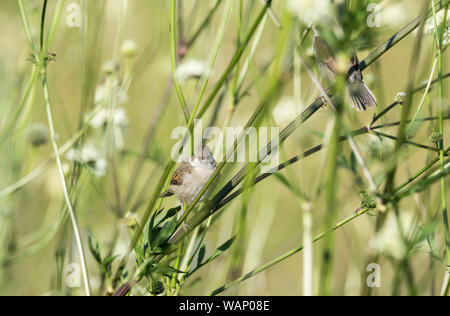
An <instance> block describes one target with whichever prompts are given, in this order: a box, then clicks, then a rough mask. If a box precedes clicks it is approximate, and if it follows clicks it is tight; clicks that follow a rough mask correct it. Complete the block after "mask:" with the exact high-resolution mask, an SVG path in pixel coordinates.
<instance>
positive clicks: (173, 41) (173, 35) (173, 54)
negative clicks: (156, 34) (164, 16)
mask: <svg viewBox="0 0 450 316" xmlns="http://www.w3.org/2000/svg"><path fill="white" fill-rule="evenodd" d="M176 7H177V5H176V0H171V1H170V60H171V63H172V77H173V84H174V86H175V90H176V91H177V96H178V100H179V102H180V106H181V109H182V111H183V114H184V117H185V119H186V123H189V116H190V115H189V112H188V109H187V105H186V100H185V98H184V95H183V91H182V90H181V86H180V83H179V82H178V78H177V76H176V71H177V56H178V53H177V31H176V30H177V28H176V25H175V21H176Z"/></svg>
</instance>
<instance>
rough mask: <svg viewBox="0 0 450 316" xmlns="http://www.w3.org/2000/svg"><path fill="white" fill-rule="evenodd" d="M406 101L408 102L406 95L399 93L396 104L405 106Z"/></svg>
mask: <svg viewBox="0 0 450 316" xmlns="http://www.w3.org/2000/svg"><path fill="white" fill-rule="evenodd" d="M405 101H406V93H404V92H399V93H397V95H396V96H395V102H397V103H399V104H403V103H405Z"/></svg>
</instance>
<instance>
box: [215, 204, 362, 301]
mask: <svg viewBox="0 0 450 316" xmlns="http://www.w3.org/2000/svg"><path fill="white" fill-rule="evenodd" d="M368 211H369V209H362V210H357V211H356V212H354V213H353V214H352V215H350V216H348V217H346V218H345V219H343V220H342V221H340V222H338V223H337V224H336V225H334V226H333V227H332V228H331V229H329V230H327V231H324V232H322V233H320V234H318V235H316V236H315V237H314V238H313V239H312V242H313V243H315V242H317V241H319V240H321V239H322V238H324V237H325V236H326V235H327V234H329V233H331V232H333V231H335V230H337V229H339V228H340V227H342V226H344V225H345V224H347V223H349V222H351V221H352V220H354V219H355V218H358V217H360V216H361V215H363V214H365V213H367V212H368ZM303 248H304V247H303V245H301V246H298V247H296V248H294V249H292V250H290V251H288V252H286V253H284V254H283V255H281V256H279V257H277V258H275V259H273V260H271V261H269V262H267V263H266V264H264V265H262V266H260V267H259V268H257V269H254V270H252V271H250V272H249V273H246V274H245V275H243V276H241V277H240V278H238V279H236V280H234V281H232V282H229V283H227V284H225V285H223V286H221V287H219V288H217V289H215V290H214V291H213V292H212V293H211V295H212V296H215V295H217V294H220V293H222V292H224V291H226V290H228V289H229V288H231V287H232V286H234V285H237V284H239V283H241V282H243V281H245V280H248V279H250V278H252V277H254V276H255V275H257V274H259V273H261V272H263V271H265V270H267V269H269V268H270V267H272V266H274V265H275V264H277V263H280V262H282V261H284V260H285V259H287V258H289V257H291V256H292V255H294V254H296V253H298V252H300V251H302V250H303Z"/></svg>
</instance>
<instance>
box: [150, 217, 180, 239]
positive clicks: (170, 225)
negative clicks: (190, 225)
mask: <svg viewBox="0 0 450 316" xmlns="http://www.w3.org/2000/svg"><path fill="white" fill-rule="evenodd" d="M176 227H177V219H176V218H174V219H173V220H171V221H169V222H167V223H165V224H164V226H163V227H162V228H161V231H160V232H159V234H158V235H157V236H156V238H155V240H154V245H156V246H162V245H164V244H166V243H167V241H168V240H169V238H170V236H172V234H173V233H174V232H175V229H176Z"/></svg>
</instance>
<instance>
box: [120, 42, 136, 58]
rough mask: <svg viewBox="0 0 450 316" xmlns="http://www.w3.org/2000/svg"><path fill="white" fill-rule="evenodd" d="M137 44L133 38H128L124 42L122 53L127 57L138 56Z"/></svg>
mask: <svg viewBox="0 0 450 316" xmlns="http://www.w3.org/2000/svg"><path fill="white" fill-rule="evenodd" d="M137 49H138V48H137V44H136V42H135V41H133V40H126V41H125V42H123V44H122V55H123V56H124V57H127V58H132V57H134V56H136V53H137Z"/></svg>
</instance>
